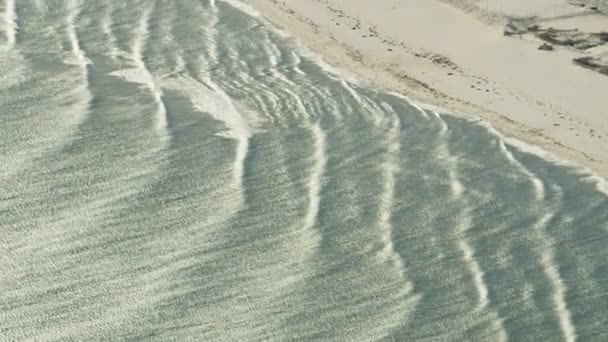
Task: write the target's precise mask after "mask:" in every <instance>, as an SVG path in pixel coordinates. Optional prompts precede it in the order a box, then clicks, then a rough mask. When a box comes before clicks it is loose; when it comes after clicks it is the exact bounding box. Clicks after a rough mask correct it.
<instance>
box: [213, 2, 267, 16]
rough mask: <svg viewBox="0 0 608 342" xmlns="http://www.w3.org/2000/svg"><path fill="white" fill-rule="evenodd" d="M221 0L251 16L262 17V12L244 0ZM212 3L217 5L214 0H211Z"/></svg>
mask: <svg viewBox="0 0 608 342" xmlns="http://www.w3.org/2000/svg"><path fill="white" fill-rule="evenodd" d="M220 1H223V2H225V3H227V4H229V5H230V6H232V7H234V8H236V9H238V10H239V11H241V12H243V13H245V14H247V15H249V16H252V17H256V18H261V17H262V15H261V14H260V12H258V11H257V10H256V9H254V8H253V7H252V6H251V5H248V4H246V3H244V2H242V1H239V0H220ZM211 3H212V4H214V5H215V1H214V0H211Z"/></svg>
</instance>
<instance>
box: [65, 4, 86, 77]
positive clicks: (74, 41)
mask: <svg viewBox="0 0 608 342" xmlns="http://www.w3.org/2000/svg"><path fill="white" fill-rule="evenodd" d="M79 14H80V9H79V8H78V6H77V4H76V2H75V1H74V0H72V1H70V2H69V3H68V16H67V19H66V21H67V22H66V30H67V33H68V39H69V40H70V46H71V49H72V54H73V56H74V58H75V61H74V62H73V64H76V65H78V66H80V67H82V68H85V69H86V67H87V64H92V63H91V61H90V60H89V59H88V58H87V57H86V55H85V53H84V51H82V49H81V48H80V40H79V39H78V34H77V33H76V18H77V17H78V15H79ZM68 63H72V61H70V60H68Z"/></svg>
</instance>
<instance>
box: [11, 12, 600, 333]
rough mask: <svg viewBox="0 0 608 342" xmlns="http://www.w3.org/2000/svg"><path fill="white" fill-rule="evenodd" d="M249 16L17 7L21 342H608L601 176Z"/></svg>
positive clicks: (14, 277)
mask: <svg viewBox="0 0 608 342" xmlns="http://www.w3.org/2000/svg"><path fill="white" fill-rule="evenodd" d="M7 4H8V5H9V6H7ZM13 4H14V5H15V6H12V5H13ZM235 4H236V3H233V2H224V1H216V2H214V1H209V0H202V1H200V0H199V1H193V0H192V1H187V0H181V1H169V0H167V1H160V0H157V1H143V0H142V1H97V0H91V1H74V2H69V1H18V2H16V3H11V2H10V1H9V2H7V1H6V0H5V5H4V6H3V11H4V12H3V13H5V14H6V13H8V14H9V15H4V16H3V18H5V19H4V20H3V22H2V25H1V27H2V29H3V31H2V35H0V37H2V38H0V40H2V43H1V44H2V46H1V47H0V151H1V154H0V257H1V260H0V261H1V262H0V288H1V289H2V291H0V340H36V341H47V340H108V339H109V340H122V339H151V340H194V341H201V340H203V341H211V340H229V341H250V340H281V341H282V340H304V339H306V340H344V341H352V340H361V341H369V340H388V341H404V340H413V339H430V340H500V339H508V340H517V341H521V340H561V339H566V340H572V339H574V338H580V339H581V340H605V339H608V329H607V328H606V327H607V326H608V258H606V250H607V248H606V247H607V246H608V196H607V195H606V194H605V193H602V192H601V191H600V185H601V184H600V183H598V182H599V181H597V180H595V179H593V178H591V177H589V175H588V174H586V173H584V172H582V171H580V170H578V169H576V168H573V167H570V166H564V165H558V164H556V163H554V162H549V161H547V160H545V159H543V158H541V157H539V156H537V155H535V154H532V153H530V152H527V149H526V148H524V147H523V145H521V144H515V143H514V142H506V141H504V140H503V139H502V138H501V137H500V136H499V135H498V134H497V133H496V132H494V131H493V130H492V129H491V128H490V127H488V126H487V125H485V124H483V123H482V122H480V120H477V119H475V118H463V117H458V116H453V115H449V114H447V113H443V112H440V111H434V110H430V109H422V108H420V107H419V106H417V105H416V104H414V103H411V102H409V101H408V100H406V99H404V98H401V97H399V96H396V95H393V94H387V93H383V92H380V91H377V90H375V89H371V88H367V87H364V86H362V85H360V84H358V83H357V82H354V81H351V80H348V79H345V78H343V77H342V76H340V75H339V74H337V73H336V72H334V71H332V70H331V69H330V68H329V67H327V66H325V65H324V64H323V63H322V62H321V61H319V60H318V59H317V58H316V57H315V56H313V55H312V54H310V53H308V52H307V51H305V50H304V49H303V48H301V47H300V46H299V45H298V44H297V43H296V42H294V41H293V40H292V39H291V38H289V37H287V36H285V35H284V34H282V33H279V32H277V31H275V30H273V28H272V27H270V26H269V25H268V24H267V23H265V22H264V21H262V19H260V18H259V17H256V16H253V15H251V13H248V11H247V8H246V7H242V6H236V7H235ZM9 12H10V13H9ZM13 28H14V29H13ZM425 108H426V107H425Z"/></svg>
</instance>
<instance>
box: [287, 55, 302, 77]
mask: <svg viewBox="0 0 608 342" xmlns="http://www.w3.org/2000/svg"><path fill="white" fill-rule="evenodd" d="M289 54H290V56H291V58H293V62H294V63H293V70H294V71H295V72H296V73H298V74H300V75H303V76H305V75H306V73H305V72H304V71H302V69H301V68H300V64H302V58H300V56H299V55H298V54H297V53H296V52H295V51H290V52H289Z"/></svg>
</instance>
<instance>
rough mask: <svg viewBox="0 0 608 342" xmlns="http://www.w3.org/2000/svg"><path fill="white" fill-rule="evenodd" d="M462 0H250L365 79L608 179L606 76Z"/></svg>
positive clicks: (569, 52)
mask: <svg viewBox="0 0 608 342" xmlns="http://www.w3.org/2000/svg"><path fill="white" fill-rule="evenodd" d="M447 2H451V3H450V4H448V3H447ZM464 2H466V1H465V0H450V1H445V0H441V1H436V0H433V1H429V2H426V3H418V2H416V1H411V0H405V1H401V2H399V3H397V2H395V1H389V0H382V1H380V2H376V3H374V4H371V3H369V2H366V1H364V0H356V1H352V0H351V1H348V0H311V1H309V2H300V1H298V0H247V3H248V4H250V5H252V7H253V8H255V9H256V10H257V11H258V12H259V13H260V14H261V15H262V16H263V17H264V18H265V19H266V20H268V21H269V22H271V23H272V24H273V25H275V26H276V27H278V28H280V29H284V30H285V31H287V32H289V33H290V35H291V36H292V37H294V38H296V39H297V40H298V41H299V42H300V43H301V44H302V45H304V46H306V48H308V49H310V50H311V51H312V52H314V53H317V54H319V55H320V56H322V58H323V60H324V61H325V62H327V63H328V64H329V65H331V66H332V67H336V68H338V69H340V70H343V71H345V72H346V73H347V74H350V75H352V76H354V77H355V78H357V80H358V81H359V82H363V83H369V84H370V85H372V86H374V87H376V88H379V89H382V90H385V91H392V92H396V93H399V94H402V95H404V96H407V97H409V98H411V99H412V100H414V101H416V102H421V103H424V104H428V105H430V106H434V107H439V108H442V109H445V110H446V111H449V112H454V113H463V114H464V115H473V116H476V117H479V118H480V119H482V120H484V121H486V122H487V123H489V124H490V125H491V126H493V127H494V128H496V129H497V130H498V131H499V132H501V134H502V135H504V136H505V137H506V138H515V139H517V140H521V141H522V142H524V143H527V144H531V145H533V146H536V147H540V148H541V149H543V150H545V151H547V152H549V153H550V154H553V155H555V156H557V157H559V158H563V159H565V161H569V162H573V163H574V164H575V165H578V166H581V167H583V168H586V169H588V170H589V171H591V172H593V173H595V174H597V175H599V176H600V177H602V178H604V179H608V96H606V95H605V94H608V76H606V75H602V74H600V73H597V72H594V71H592V70H589V69H585V68H582V67H580V66H578V65H576V64H575V63H573V62H572V60H573V58H576V56H578V55H577V52H576V51H572V50H571V49H568V48H562V47H557V48H556V49H555V51H550V52H549V51H541V50H539V49H538V46H539V45H540V43H542V42H541V41H540V40H539V39H536V38H535V37H527V36H526V37H520V38H513V37H506V36H505V35H504V34H503V26H502V23H503V22H504V21H503V22H501V20H499V19H498V18H501V16H499V15H498V14H496V13H487V12H484V13H481V14H480V11H482V10H481V9H479V8H476V9H475V10H474V11H470V12H467V11H463V10H462V8H460V7H462V6H454V4H453V3H459V4H462V3H464ZM570 6H572V5H570ZM517 9H518V10H519V11H522V9H521V8H517ZM560 10H562V11H567V10H569V7H567V6H564V7H563V8H561V9H560ZM482 12H483V11H482ZM558 14H559V13H558ZM430 18H433V20H430ZM488 18H490V19H488ZM502 18H506V17H505V16H502ZM605 19H606V20H607V21H606V22H607V23H608V17H605ZM567 20H569V21H572V19H571V18H568V19H567ZM580 20H586V19H585V18H581V19H580ZM597 20H600V21H601V20H602V18H599V19H597ZM490 22H491V23H490ZM587 22H588V20H587ZM446 35H449V36H446Z"/></svg>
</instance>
